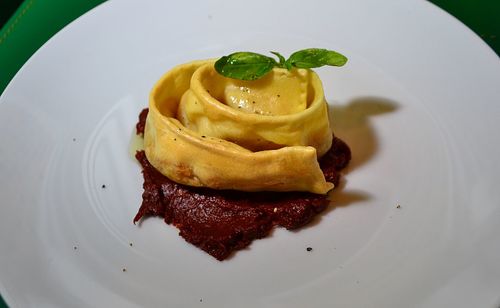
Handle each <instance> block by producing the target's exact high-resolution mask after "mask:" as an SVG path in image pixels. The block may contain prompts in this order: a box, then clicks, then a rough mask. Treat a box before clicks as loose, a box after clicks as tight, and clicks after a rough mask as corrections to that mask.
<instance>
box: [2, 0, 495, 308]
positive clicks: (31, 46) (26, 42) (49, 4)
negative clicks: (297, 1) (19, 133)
mask: <svg viewBox="0 0 500 308" xmlns="http://www.w3.org/2000/svg"><path fill="white" fill-rule="evenodd" d="M422 1H424V0H422ZM102 2H104V1H103V0H66V1H65V0H25V1H19V0H0V27H1V30H0V93H2V92H3V90H4V89H5V87H6V86H7V84H8V83H9V82H10V80H11V79H12V77H14V75H15V74H16V73H17V71H18V70H19V69H20V68H21V67H22V66H23V64H24V63H25V62H26V60H28V59H29V57H30V56H31V55H32V54H33V53H34V52H35V51H36V50H37V49H38V48H40V46H42V45H43V43H45V42H46V41H47V40H48V39H49V38H50V37H52V36H53V35H54V34H55V33H57V31H59V30H60V29H62V28H63V27H64V26H65V25H67V24H68V23H70V22H71V21H73V20H74V19H76V18H77V17H79V16H80V15H82V14H84V13H85V12H87V11H88V10H90V9H92V8H93V7H95V6H97V5H99V4H101V3H102ZM431 2H432V3H434V4H436V5H437V6H439V7H441V8H442V9H444V10H445V11H447V12H448V13H450V14H451V15H454V16H455V17H457V18H458V19H459V20H461V21H462V22H463V23H464V24H466V25H467V26H468V27H469V28H471V29H472V30H473V31H474V32H476V33H477V34H478V35H479V36H480V37H481V38H482V39H483V40H484V41H485V42H486V43H487V44H488V45H490V46H491V48H493V50H494V51H495V52H496V53H497V55H500V44H499V40H498V35H499V32H500V31H499V30H500V1H499V0H477V1H473V0H432V1H431ZM0 279H1V277H0ZM4 307H7V306H6V304H5V303H4V302H3V300H2V299H1V297H0V308H4Z"/></svg>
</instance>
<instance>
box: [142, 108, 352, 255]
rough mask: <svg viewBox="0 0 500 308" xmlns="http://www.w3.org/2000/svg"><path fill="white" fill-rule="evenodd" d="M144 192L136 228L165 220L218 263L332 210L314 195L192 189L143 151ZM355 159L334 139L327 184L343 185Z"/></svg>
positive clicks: (326, 160)
mask: <svg viewBox="0 0 500 308" xmlns="http://www.w3.org/2000/svg"><path fill="white" fill-rule="evenodd" d="M146 116H147V109H144V110H143V111H142V112H141V114H140V116H139V123H138V124H137V126H136V127H137V133H138V134H143V133H144V125H145V120H146ZM136 158H137V160H138V161H139V162H140V164H141V166H142V174H143V177H144V184H143V188H144V192H143V194H142V205H141V207H140V209H139V212H138V213H137V215H136V216H135V218H134V223H136V222H137V221H139V220H141V219H142V218H145V217H148V216H161V217H163V219H164V220H165V222H166V223H167V224H172V225H174V226H175V227H177V228H178V229H179V231H180V232H179V235H180V236H182V237H183V238H184V239H185V240H186V241H188V242H189V243H191V244H193V245H195V246H197V247H199V248H201V249H202V250H204V251H206V252H207V253H209V254H210V255H212V256H213V257H215V258H216V259H218V260H224V259H226V258H227V257H229V256H230V255H231V253H232V252H234V251H236V250H238V249H242V248H244V247H246V246H248V245H249V244H250V243H251V242H252V241H253V240H254V239H259V238H263V237H265V236H267V235H268V234H269V232H270V231H271V229H272V228H273V227H274V226H281V227H285V228H286V229H289V230H292V229H297V228H299V227H302V226H304V225H306V224H307V223H309V222H310V221H311V220H312V219H313V218H314V216H316V215H318V214H319V213H321V212H322V211H323V210H324V209H325V208H326V207H327V206H328V204H329V200H328V199H327V196H326V195H318V194H313V193H309V192H242V191H234V190H214V189H209V188H199V187H190V186H186V185H181V184H178V183H175V182H173V181H171V180H170V179H168V178H167V177H166V176H164V175H163V174H161V173H160V172H158V171H157V170H156V169H155V168H154V167H153V166H152V165H151V164H150V163H149V161H148V160H147V158H146V155H145V153H144V151H138V152H137V154H136ZM350 159H351V152H350V150H349V147H348V146H347V145H346V144H345V143H344V142H343V141H342V140H340V139H338V138H336V137H333V144H332V147H331V149H330V150H329V151H328V152H327V153H326V154H325V155H324V156H323V157H322V158H321V159H320V160H319V163H320V166H321V170H322V171H323V173H324V174H325V178H326V180H327V181H329V182H332V183H334V184H335V186H337V185H338V182H339V179H340V173H339V172H340V170H342V169H343V168H345V167H346V166H347V164H348V163H349V160H350Z"/></svg>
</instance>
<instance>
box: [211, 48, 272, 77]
mask: <svg viewBox="0 0 500 308" xmlns="http://www.w3.org/2000/svg"><path fill="white" fill-rule="evenodd" d="M276 65H278V63H276V60H274V59H273V58H271V57H266V56H264V55H261V54H258V53H254V52H235V53H232V54H230V55H228V56H224V57H222V58H220V59H219V60H217V62H215V65H214V67H215V70H216V71H217V72H218V73H219V74H221V75H223V76H226V77H229V78H234V79H240V80H255V79H258V78H261V77H262V76H264V75H266V74H267V73H269V72H270V71H271V70H272V69H273V67H275V66H276Z"/></svg>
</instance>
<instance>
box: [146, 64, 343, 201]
mask: <svg viewBox="0 0 500 308" xmlns="http://www.w3.org/2000/svg"><path fill="white" fill-rule="evenodd" d="M213 64H214V61H213V60H203V61H194V62H190V63H186V64H182V65H179V66H177V67H175V68H173V69H172V70H171V71H169V72H167V73H166V74H165V75H164V76H163V77H162V78H161V79H160V80H159V81H158V82H157V84H156V85H155V86H154V88H153V90H152V91H151V94H150V101H149V114H148V117H147V120H146V128H145V133H144V146H145V152H146V156H147V158H148V160H149V161H150V163H151V164H152V165H153V166H154V167H155V168H156V169H157V170H158V171H160V172H161V173H162V174H164V175H165V176H167V177H168V178H170V179H171V180H173V181H175V182H177V183H181V184H185V185H190V186H200V187H210V188H214V189H235V190H242V191H309V192H313V193H318V194H325V193H327V192H328V191H329V190H331V189H332V188H333V184H332V183H329V182H326V180H325V178H324V176H323V173H322V171H321V169H320V167H319V164H318V157H320V156H321V155H323V154H324V153H325V152H326V151H328V149H329V148H330V146H331V142H332V132H331V129H330V126H329V121H328V111H327V104H326V101H325V99H324V94H323V88H322V85H321V81H320V80H319V77H318V76H317V75H316V74H315V73H314V72H313V71H311V70H305V69H294V70H292V71H288V70H286V69H281V68H274V69H273V70H272V71H271V73H269V74H268V75H266V76H264V77H263V78H261V79H259V80H255V81H242V80H235V79H230V78H226V77H224V76H221V75H219V74H218V73H217V72H216V71H215V69H214V67H213Z"/></svg>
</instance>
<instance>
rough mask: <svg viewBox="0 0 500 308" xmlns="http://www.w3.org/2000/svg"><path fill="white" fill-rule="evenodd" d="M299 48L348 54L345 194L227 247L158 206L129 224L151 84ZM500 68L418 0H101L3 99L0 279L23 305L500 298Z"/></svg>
mask: <svg viewBox="0 0 500 308" xmlns="http://www.w3.org/2000/svg"><path fill="white" fill-rule="evenodd" d="M306 47H326V48H331V49H334V50H338V51H340V52H342V53H344V54H346V55H347V56H348V57H349V63H348V65H346V66H345V67H343V68H322V69H318V70H317V71H318V72H319V74H320V76H321V77H322V79H323V83H324V86H325V88H326V96H327V99H328V101H329V102H330V104H331V105H332V106H333V107H332V109H333V112H334V113H333V114H334V115H333V118H334V127H335V130H336V132H337V134H338V135H339V136H340V137H342V138H344V139H345V140H346V141H347V142H348V143H349V144H350V145H351V147H352V150H353V155H354V158H353V161H352V164H351V167H350V169H349V172H348V173H347V174H346V179H347V182H346V184H345V187H343V188H342V189H340V190H338V191H337V192H336V193H335V194H334V199H335V200H334V202H333V205H334V206H335V205H336V206H335V207H334V206H332V207H331V208H330V210H328V211H327V212H326V213H325V214H324V215H323V216H322V217H321V219H319V220H318V221H317V222H316V223H314V224H313V225H314V226H313V227H307V228H304V229H302V230H300V231H299V232H287V231H286V230H283V229H278V230H276V231H275V232H273V234H272V236H270V237H268V238H266V239H263V240H258V241H255V242H254V243H253V244H252V245H251V246H250V248H249V249H246V250H244V251H240V252H238V253H237V254H236V255H235V256H234V257H233V258H231V259H230V260H227V261H225V262H218V261H216V260H215V259H213V258H212V257H210V256H209V255H207V254H205V253H204V252H202V251H201V250H199V249H197V248H195V247H193V246H191V245H190V244H187V243H186V242H185V241H184V240H183V239H182V238H181V237H179V236H178V235H177V231H176V230H175V229H174V228H173V227H170V226H167V225H165V224H164V223H163V222H162V220H161V219H159V218H150V219H147V220H146V221H144V223H142V224H141V225H140V226H136V225H133V224H132V218H133V216H134V215H135V213H136V211H137V209H138V207H139V205H140V202H141V185H142V179H141V175H140V168H139V166H138V165H137V164H136V163H134V161H133V160H132V159H131V158H130V156H129V153H128V146H129V141H130V136H131V134H132V131H133V127H134V124H135V121H136V117H137V114H138V113H139V111H140V110H141V109H142V108H143V107H145V106H146V104H147V98H148V92H149V90H150V88H151V86H152V85H153V83H154V82H155V81H156V80H157V79H158V78H159V77H160V76H161V75H162V74H163V73H164V72H165V71H166V70H168V69H169V68H171V67H172V66H174V65H176V64H179V63H182V62H185V61H189V60H193V59H203V58H209V57H217V56H221V55H223V54H227V53H230V52H233V51H238V50H252V51H257V52H268V51H269V50H277V51H280V52H282V53H284V54H289V53H291V52H292V51H294V50H297V49H301V48H306ZM499 85H500V61H499V60H498V57H497V56H496V55H495V54H494V53H493V52H492V51H491V50H490V49H489V48H488V47H487V46H486V45H485V44H484V43H483V42H482V41H481V40H480V39H479V38H478V37H477V36H476V35H474V34H473V33H472V32H471V31H470V30H469V29H467V28H466V27H465V26H463V25H462V24H461V23H459V22H458V21H456V20H455V19H453V18H452V17H450V16H449V15H447V14H446V13H444V12H443V11H441V10H439V9H437V8H436V7H434V6H433V5H431V4H429V3H427V2H425V1H410V0H408V1H399V0H398V1H396V0H394V1H383V2H381V1H375V0H367V1H356V2H355V1H347V0H346V1H329V2H327V1H307V2H304V1H294V2H290V1H287V2H285V1H251V2H248V1H247V2H235V1H231V2H223V1H204V2H201V1H200V2H194V1H193V2H191V1H177V2H176V4H175V5H174V4H172V3H170V2H166V1H147V2H145V1H112V2H108V3H105V4H103V5H101V6H99V7H98V8H97V9H95V10H93V11H91V12H90V13H88V14H86V15H84V16H83V17H81V18H79V19H78V20H77V21H76V22H74V23H72V24H71V25H70V26H69V27H67V28H65V29H64V30H63V31H61V32H60V33H58V34H57V35H56V36H55V37H54V38H52V39H51V40H50V41H49V42H48V43H47V44H45V45H44V46H43V47H42V48H41V49H40V50H39V51H38V52H37V53H36V54H35V55H34V56H33V57H32V58H31V59H30V60H29V61H28V63H27V64H26V65H25V66H24V67H23V69H22V70H21V71H20V72H19V73H18V74H17V75H16V77H15V78H14V80H13V81H12V82H11V83H10V85H9V86H8V88H7V90H6V91H5V92H4V94H3V95H2V97H1V98H0V131H2V137H1V139H0V143H1V145H2V146H1V148H0V172H1V173H0V194H1V200H2V201H1V204H2V206H1V209H0V242H1V243H2V244H1V245H2V247H1V255H0V256H1V259H0V280H1V287H0V292H1V294H2V296H4V297H5V299H6V301H7V302H8V303H9V305H11V306H12V307H29V306H32V307H45V306H61V307H88V306H100V307H134V306H150V307H160V306H161V307H167V306H168V307H193V306H195V305H199V306H202V305H203V306H204V307H306V306H307V307H332V306H335V307H370V306H373V307H408V306H425V307H495V306H498V305H499V303H500V300H499V299H500V262H499V260H500V245H499V244H498V236H499V234H500V209H499V206H500V194H499V193H498V183H499V182H500V176H499V174H500V164H499V163H498V157H500V144H499V133H498V132H499V131H500V124H499V120H500V94H499ZM102 185H106V187H105V188H102ZM398 204H400V205H401V208H397V207H396V206H397V205H398ZM129 243H132V244H133V246H130V245H129ZM309 246H310V247H312V248H313V251H311V252H308V251H306V247H309ZM75 248H76V249H75ZM123 269H126V271H123Z"/></svg>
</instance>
